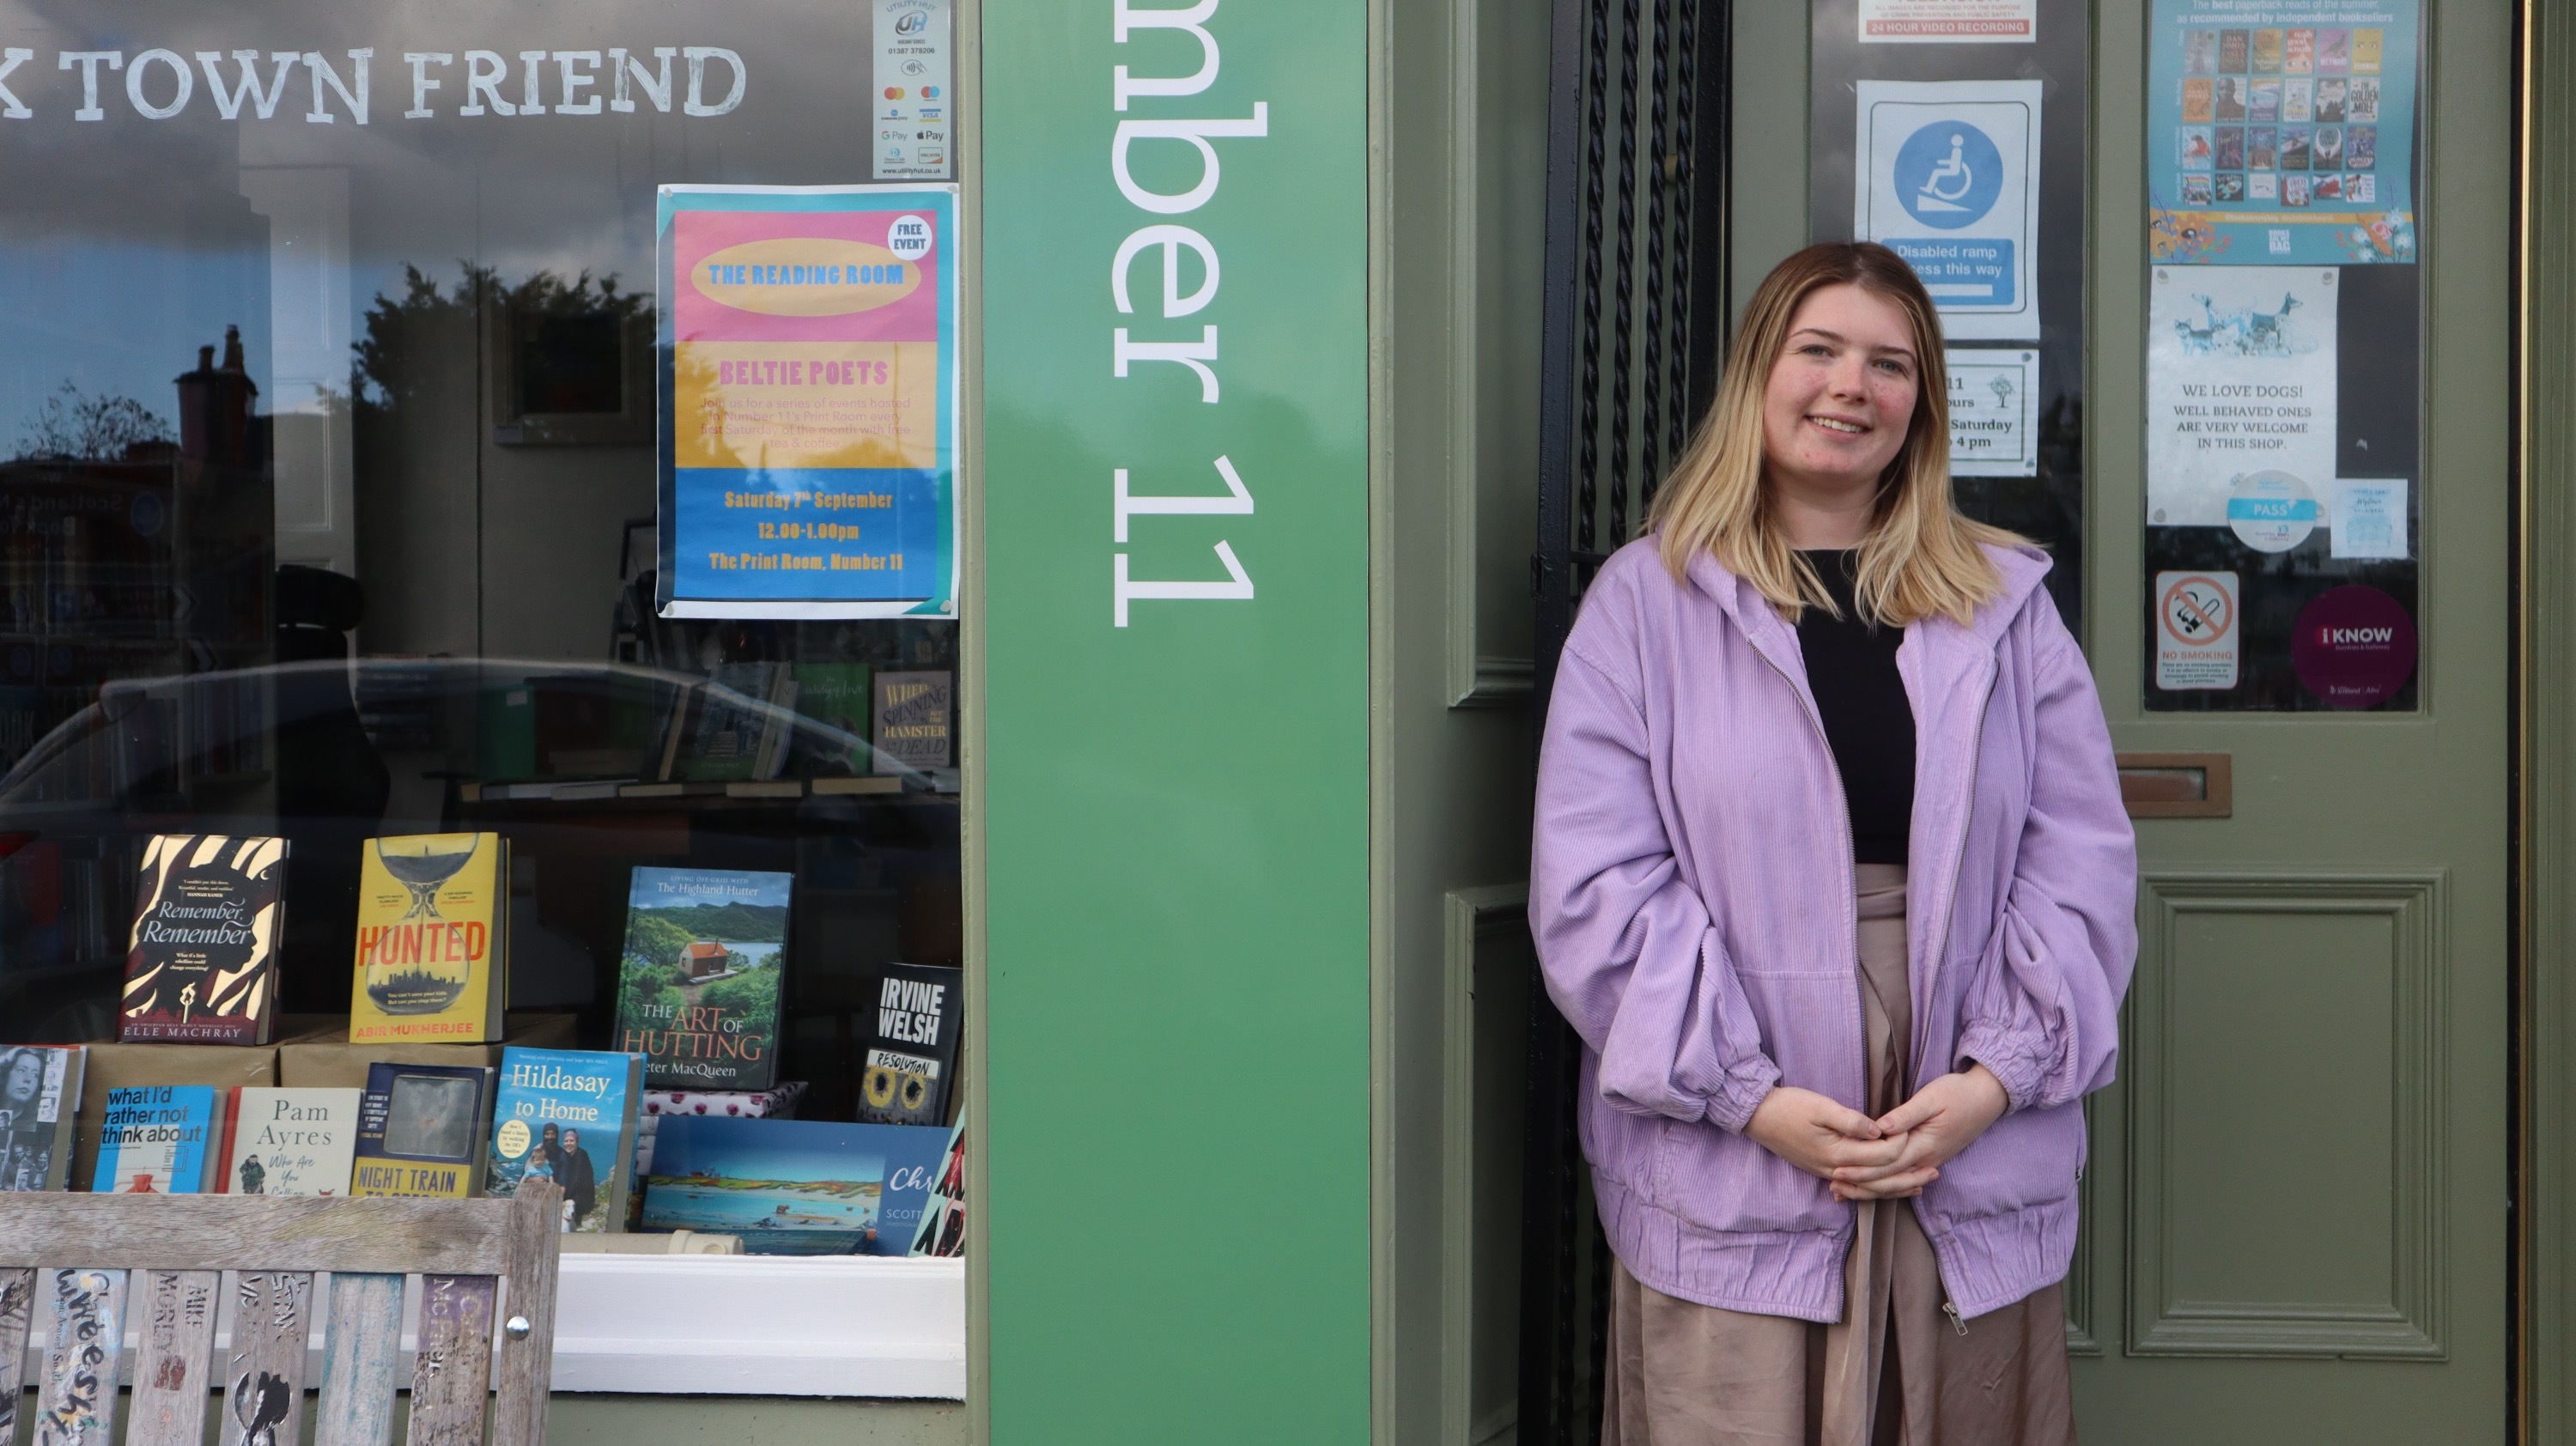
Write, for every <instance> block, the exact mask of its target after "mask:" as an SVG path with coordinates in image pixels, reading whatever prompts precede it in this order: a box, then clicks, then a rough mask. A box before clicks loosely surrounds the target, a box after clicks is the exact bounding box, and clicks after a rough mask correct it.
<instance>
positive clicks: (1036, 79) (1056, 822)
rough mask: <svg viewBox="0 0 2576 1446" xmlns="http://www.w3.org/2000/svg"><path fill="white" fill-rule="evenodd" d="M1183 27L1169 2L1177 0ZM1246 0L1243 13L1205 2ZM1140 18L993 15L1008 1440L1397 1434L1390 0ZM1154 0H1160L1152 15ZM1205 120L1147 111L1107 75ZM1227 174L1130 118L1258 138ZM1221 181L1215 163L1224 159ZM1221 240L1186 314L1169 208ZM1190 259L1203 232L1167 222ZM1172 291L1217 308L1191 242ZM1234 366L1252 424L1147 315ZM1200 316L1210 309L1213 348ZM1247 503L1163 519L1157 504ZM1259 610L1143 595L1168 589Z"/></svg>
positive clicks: (1166, 109)
mask: <svg viewBox="0 0 2576 1446" xmlns="http://www.w3.org/2000/svg"><path fill="white" fill-rule="evenodd" d="M1159 8H1161V9H1162V11H1163V13H1165V14H1172V13H1176V11H1175V9H1174V8H1173V7H1159ZM1210 8H1211V9H1214V7H1210ZM1115 9H1116V7H1115V6H1114V5H1113V4H1112V3H1111V0H990V3H987V4H986V5H985V6H984V7H983V10H982V17H981V27H980V28H981V35H982V53H983V65H982V94H983V97H984V104H983V111H982V116H983V124H982V128H981V131H982V143H981V169H980V180H981V195H982V198H983V200H982V217H981V233H982V238H983V241H982V244H983V250H982V253H981V254H982V259H983V266H982V268H981V275H982V315H983V318H984V323H983V337H982V344H983V356H984V376H983V380H984V392H983V406H984V455H983V463H982V470H983V477H984V484H983V494H982V509H983V549H984V550H983V558H982V594H983V595H982V611H983V619H982V629H981V637H982V641H983V668H982V672H983V676H982V686H981V697H982V699H983V719H982V725H981V729H982V732H981V736H982V742H983V767H982V770H981V774H980V781H981V786H982V789H983V798H982V820H983V828H982V831H981V836H980V838H978V839H977V840H976V847H977V848H978V849H979V850H980V853H981V868H982V873H981V885H980V894H981V898H982V903H983V908H984V912H985V918H984V930H985V942H984V949H983V962H982V969H983V990H982V995H981V998H982V1004H983V1014H984V1036H983V1038H984V1042H985V1047H984V1051H983V1055H982V1059H983V1065H982V1067H981V1071H980V1084H981V1089H982V1094H983V1099H982V1101H981V1104H980V1106H979V1108H980V1110H981V1114H980V1116H979V1118H980V1119H981V1121H982V1122H983V1128H984V1131H985V1134H984V1139H983V1141H982V1145H983V1148H984V1149H985V1150H986V1152H987V1154H986V1162H987V1163H986V1167H985V1170H984V1173H983V1175H982V1179H981V1187H982V1189H981V1193H980V1194H979V1195H978V1196H977V1197H976V1199H975V1201H974V1208H975V1209H976V1210H977V1211H978V1212H980V1216H981V1224H982V1230H983V1234H982V1236H981V1242H980V1243H981V1248H982V1251H983V1262H982V1267H981V1270H982V1281H983V1287H984V1290H983V1302H984V1307H985V1316H986V1318H985V1320H984V1322H983V1324H982V1327H981V1331H982V1336H983V1339H984V1340H985V1341H986V1342H987V1343H988V1346H987V1349H988V1351H989V1363H988V1369H987V1370H986V1372H985V1373H984V1374H983V1375H982V1376H981V1377H980V1378H979V1384H980V1385H981V1388H982V1389H983V1390H984V1391H985V1392H986V1395H987V1402H986V1405H987V1406H988V1408H989V1411H990V1422H991V1427H990V1430H991V1437H992V1439H993V1440H995V1441H998V1442H1003V1443H1022V1442H1029V1443H1034V1442H1046V1443H1050V1446H1053V1443H1082V1442H1113V1441H1114V1442H1129V1441H1180V1440H1223V1441H1227V1442H1243V1443H1258V1442H1271V1441H1276V1442H1299V1443H1304V1442H1313V1441H1328V1440H1329V1441H1352V1440H1357V1439H1360V1438H1361V1437H1362V1436H1364V1435H1365V1434H1366V1433H1367V1432H1368V1430H1369V1402H1370V1395H1369V1380H1370V1330H1369V1311H1370V1272H1369V1262H1370V1249H1371V1244H1370V1240H1371V1237H1370V1229H1369V1222H1370V1214H1369V1204H1370V1201H1369V1188H1370V1171H1369V1148H1370V1113H1369V1111H1370V1099H1369V1064H1370V1053H1369V1048H1370V1032H1369V1031H1370V1010H1369V988H1370V973H1369V962H1370V933H1369V873H1368V870H1369V831H1368V830H1369V793H1368V785H1369V774H1368V768H1369V732H1368V729H1369V693H1368V660H1369V651H1368V628H1369V601H1370V593H1369V572H1368V562H1369V542H1370V537H1369V526H1368V523H1369V453H1368V444H1369V427H1368V417H1369V392H1368V379H1369V318H1368V312H1367V303H1368V267H1369V262H1370V255H1369V249H1368V236H1369V231H1368V223H1369V205H1368V178H1369V154H1368V132H1367V115H1368V109H1367V108H1368V98H1369V91H1368V60H1369V49H1368V39H1369V32H1368V10H1367V7H1366V6H1365V4H1363V3H1361V0H1299V3H1297V4H1293V5H1290V4H1277V3H1273V4H1259V3H1243V4H1232V5H1227V6H1225V7H1224V8H1223V9H1221V10H1216V12H1215V13H1214V15H1213V16H1212V17H1211V18H1209V19H1208V20H1207V21H1206V22H1205V23H1206V24H1207V26H1208V30H1209V33H1210V35H1211V36H1212V38H1213V47H1212V48H1209V49H1206V50H1204V51H1203V49H1202V47H1201V46H1200V44H1199V43H1198V42H1197V41H1196V40H1195V39H1193V38H1192V37H1191V36H1189V35H1188V34H1186V33H1183V32H1180V31H1176V30H1173V29H1168V28H1157V29H1142V28H1140V29H1137V30H1135V31H1134V32H1133V33H1132V34H1131V36H1130V37H1129V39H1128V40H1127V42H1126V43H1125V44H1117V43H1114V41H1113V35H1112V19H1113V13H1114V11H1115ZM1137 10H1138V13H1145V9H1144V7H1141V6H1140V7H1137ZM1210 56H1213V57H1217V60H1216V61H1215V62H1214V64H1215V68H1216V70H1217V73H1216V75H1215V76H1214V78H1213V80H1212V81H1211V82H1210V83H1209V84H1208V85H1207V87H1206V88H1205V89H1204V90H1203V91H1201V92H1199V93H1197V94H1193V95H1187V96H1170V95H1138V96H1135V97H1133V98H1132V99H1131V100H1130V103H1129V107H1128V109H1127V110H1125V111H1124V112H1121V111H1117V110H1114V109H1113V108H1112V84H1113V79H1112V77H1113V71H1114V70H1115V68H1116V67H1119V66H1122V65H1123V66H1126V67H1128V69H1129V72H1130V74H1131V75H1133V76H1136V77H1187V76H1190V75H1192V74H1193V73H1194V72H1196V71H1198V70H1199V69H1200V66H1201V62H1202V60H1203V58H1206V57H1210ZM1256 107H1266V117H1267V133H1266V134H1263V135H1259V136H1242V135H1235V136H1228V135H1222V134H1220V135H1217V136H1215V137H1214V138H1212V139H1211V140H1209V141H1208V144H1209V145H1211V146H1213V148H1214V153H1215V157H1216V159H1215V160H1214V161H1210V162H1204V163H1203V162H1202V160H1201V157H1200V155H1199V154H1198V153H1197V152H1196V150H1195V149H1194V147H1193V145H1192V144H1191V143H1190V142H1189V141H1186V140H1181V139H1173V138H1171V137H1170V136H1169V135H1162V136H1152V135H1147V136H1146V137H1145V138H1142V139H1137V140H1135V141H1134V142H1133V149H1132V152H1131V154H1130V162H1131V166H1132V176H1133V179H1134V180H1135V182H1136V183H1137V184H1138V185H1139V186H1140V187H1141V188H1143V189H1144V190H1145V191H1146V192H1149V193H1153V194H1158V195H1164V196H1174V195H1184V194H1187V193H1189V192H1190V191H1191V190H1192V188H1193V187H1194V186H1196V185H1197V184H1199V183H1200V182H1201V181H1202V179H1203V178H1205V179H1214V180H1215V181H1216V182H1217V186H1216V190H1215V193H1214V195H1213V197H1212V198H1210V199H1208V200H1207V201H1206V202H1205V204H1204V205H1201V206H1198V207H1196V208H1195V209H1191V210H1187V211H1177V210H1176V211H1171V212H1167V213H1166V212H1157V211H1153V210H1149V209H1146V208H1145V207H1143V206H1140V205H1138V204H1133V203H1131V201H1130V200H1129V199H1128V198H1127V197H1126V196H1125V195H1123V194H1122V192H1121V189H1120V187H1119V185H1118V184H1117V182H1116V181H1115V179H1114V178H1113V174H1112V161H1113V150H1114V142H1115V139H1116V137H1117V135H1118V127H1119V125H1120V123H1121V122H1122V121H1126V122H1131V123H1133V122H1148V123H1150V122H1159V121H1170V120H1178V119H1205V120H1216V121H1231V122H1236V123H1241V122H1244V121H1246V120H1248V119H1249V118H1250V117H1252V116H1254V115H1255V114H1256V113H1257V112H1256ZM1203 164H1204V165H1205V166H1206V167H1207V169H1205V170H1203V169H1202V166H1203ZM1157 225H1161V226H1175V225H1177V226H1187V227H1190V228H1192V229H1193V230H1194V231H1195V232H1197V233H1199V235H1201V236H1203V237H1204V239H1205V241H1206V243H1207V244H1208V245H1209V246H1211V247H1212V248H1213V249H1214V250H1215V252H1216V253H1217V254H1218V256H1219V257H1220V259H1221V278H1220V280H1219V284H1218V287H1217V291H1216V295H1215V297H1214V299H1213V300H1212V301H1210V302H1208V303H1207V304H1206V305H1205V306H1204V308H1203V309H1200V310H1196V311H1191V312H1188V313H1187V314H1177V315H1171V316H1166V315H1165V314H1164V313H1165V310H1166V305H1165V298H1166V278H1165V277H1164V275H1163V270H1162V268H1163V265H1164V258H1165V256H1166V253H1165V252H1164V250H1163V249H1162V248H1161V247H1160V246H1150V247H1148V248H1147V249H1145V250H1144V251H1142V252H1141V253H1140V254H1139V255H1137V256H1136V257H1135V258H1134V259H1133V260H1132V263H1131V264H1130V265H1129V266H1128V268H1127V270H1126V274H1127V276H1128V278H1129V281H1130V286H1131V291H1130V300H1131V302H1132V304H1133V306H1134V310H1133V311H1132V312H1131V313H1127V314H1122V313H1121V312H1120V311H1119V309H1118V306H1117V303H1116V302H1115V301H1114V300H1113V295H1112V283H1111V275H1112V260H1113V257H1115V256H1116V255H1117V253H1118V252H1119V250H1120V246H1121V243H1122V241H1124V240H1125V239H1126V238H1129V237H1130V236H1131V235H1134V234H1135V233H1137V232H1138V231H1139V230H1140V229H1142V228H1145V227H1148V226H1157ZM1157 234H1160V235H1169V234H1171V233H1168V232H1165V233H1157ZM1179 254H1180V260H1179V263H1178V264H1179V265H1180V266H1181V268H1182V274H1181V275H1180V276H1178V277H1176V278H1172V281H1173V286H1172V290H1173V291H1175V292H1177V293H1178V295H1179V296H1180V297H1181V298H1182V299H1183V302H1184V306H1183V307H1182V308H1176V310H1186V302H1187V298H1189V297H1190V296H1191V295H1192V294H1193V293H1194V292H1195V291H1196V290H1197V289H1198V287H1199V285H1200V281H1201V278H1202V276H1203V270H1202V267H1201V263H1200V262H1199V261H1198V260H1197V258H1196V257H1195V256H1194V255H1193V254H1192V253H1191V252H1189V251H1188V250H1187V249H1183V250H1182V251H1181V252H1180V253H1179ZM1120 327H1125V328H1128V329H1129V331H1130V334H1131V341H1132V342H1137V343H1160V342H1188V343H1194V344H1195V343H1198V342H1200V341H1201V339H1202V336H1203V335H1212V336H1213V337H1214V338H1215V339H1216V341H1217V347H1216V351H1217V355H1216V357H1215V358H1214V359H1213V360H1211V361H1209V362H1208V363H1207V364H1208V365H1209V367H1210V368H1211V369H1212V371H1213V374H1214V381H1213V383H1212V384H1211V385H1212V386H1213V388H1214V390H1215V395H1216V400H1215V401H1214V402H1213V403H1210V402H1207V401H1204V400H1203V399H1202V398H1203V395H1204V393H1203V392H1202V383H1201V380H1200V378H1199V377H1197V376H1196V375H1195V374H1194V373H1193V372H1192V371H1191V370H1189V369H1187V368H1185V367H1184V366H1182V365H1180V364H1177V363H1175V362H1171V361H1161V360H1137V361H1134V362H1132V363H1131V365H1130V367H1129V375H1127V376H1125V377H1123V378H1122V377H1118V376H1115V375H1113V365H1112V355H1113V345H1114V341H1113V332H1114V330H1115V329H1116V328H1120ZM1202 328H1212V329H1213V330H1212V331H1210V332H1207V333H1203V332H1202ZM1220 457H1223V458H1225V459H1227V460H1228V463H1229V464H1230V466H1231V467H1232V468H1233V469H1235V473H1236V475H1237V476H1239V478H1240V479H1241V481H1242V483H1243V485H1244V488H1245V490H1246V491H1248V492H1249V494H1250V496H1251V498H1252V509H1253V510H1252V511H1251V512H1250V514H1249V515H1245V514H1243V513H1231V514H1217V515H1159V514H1140V515H1137V516H1135V517H1134V518H1133V519H1132V520H1131V522H1130V525H1129V539H1130V540H1129V542H1128V543H1127V544H1126V545H1124V546H1121V545H1118V544H1115V543H1113V541H1112V526H1111V523H1112V496H1113V492H1112V476H1113V472H1114V471H1115V470H1116V469H1122V468H1123V469H1126V471H1127V475H1128V478H1129V479H1130V487H1131V490H1132V492H1133V493H1134V494H1137V495H1140V496H1153V497H1171V496H1198V497H1211V498H1219V499H1222V498H1225V497H1227V496H1228V487H1227V483H1226V481H1225V480H1224V479H1223V478H1222V477H1221V476H1220V473H1219V471H1218V469H1217V468H1216V466H1215V462H1216V459H1218V458H1220ZM1219 542H1224V543H1226V544H1228V545H1229V546H1230V548H1231V549H1232V553H1233V555H1234V556H1235V557H1236V558H1237V559H1239V562H1240V565H1241V567H1242V568H1243V570H1244V572H1245V574H1246V575H1247V576H1248V578H1249V579H1250V582H1251V584H1252V590H1253V596H1252V597H1251V598H1249V599H1248V600H1236V599H1221V600H1184V601H1173V600H1163V599H1149V600H1140V601H1136V602H1134V603H1133V604H1132V607H1131V610H1130V612H1129V616H1128V620H1127V621H1128V625H1127V626H1125V627H1118V626H1115V625H1114V618H1113V610H1112V576H1113V558H1114V557H1115V556H1117V555H1119V554H1122V553H1123V554H1125V555H1126V556H1127V557H1128V566H1129V567H1130V569H1131V574H1132V576H1134V577H1136V578H1138V579H1151V580H1156V581H1195V582H1205V583H1224V582H1225V581H1226V580H1227V576H1228V573H1227V569H1226V567H1225V565H1224V562H1223V561H1222V559H1221V558H1220V557H1219V556H1218V555H1216V553H1215V551H1214V549H1215V547H1216V545H1217V544H1218V543H1219Z"/></svg>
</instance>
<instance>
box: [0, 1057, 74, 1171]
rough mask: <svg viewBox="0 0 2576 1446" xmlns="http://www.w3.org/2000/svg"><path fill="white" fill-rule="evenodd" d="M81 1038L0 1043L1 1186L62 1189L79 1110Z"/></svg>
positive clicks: (69, 1164)
mask: <svg viewBox="0 0 2576 1446" xmlns="http://www.w3.org/2000/svg"><path fill="white" fill-rule="evenodd" d="M88 1062H89V1051H88V1050H86V1049H84V1048H82V1047H81V1046H79V1045H77V1044H68V1045H58V1044H0V1190H60V1189H62V1188H63V1187H64V1185H65V1184H66V1182H67V1177H68V1176H69V1175H70V1174H71V1168H72V1121H73V1119H74V1118H75V1117H77V1116H78V1115H79V1113H80V1092H81V1070H82V1066H84V1065H86V1064H87V1063H88Z"/></svg>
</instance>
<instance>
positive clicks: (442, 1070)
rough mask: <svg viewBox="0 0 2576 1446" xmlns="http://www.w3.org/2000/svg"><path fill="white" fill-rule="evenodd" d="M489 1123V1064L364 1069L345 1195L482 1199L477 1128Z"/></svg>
mask: <svg viewBox="0 0 2576 1446" xmlns="http://www.w3.org/2000/svg"><path fill="white" fill-rule="evenodd" d="M491 1117H492V1067H491V1066H490V1065H488V1064H387V1063H377V1064H371V1065H369V1066H367V1093H366V1097H365V1098H364V1099H362V1100H360V1101H359V1104H358V1153H357V1162H356V1165H355V1167H354V1168H353V1169H352V1170H351V1171H350V1172H349V1193H350V1194H352V1195H443V1196H449V1197H463V1196H467V1195H479V1194H481V1193H483V1122H484V1121H486V1120H488V1119H490V1118H491Z"/></svg>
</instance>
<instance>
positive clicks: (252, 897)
mask: <svg viewBox="0 0 2576 1446" xmlns="http://www.w3.org/2000/svg"><path fill="white" fill-rule="evenodd" d="M285 863H286V841H285V840H284V839H276V838H227V837H224V836H222V835H219V834H160V835H156V836H155V837H154V838H153V840H152V842H151V844H150V845H149V846H148V847H147V848H146V849H145V850H144V853H143V870H142V878H141V881H140V882H139V883H138V885H137V886H136V888H135V900H136V904H135V913H134V934H133V939H132V943H131V947H130V951H129V952H128V953H127V955H126V960H125V995H124V1000H123V1004H122V1006H121V1017H120V1018H119V1019H118V1021H117V1031H116V1033H117V1038H118V1039H120V1040H124V1041H126V1042H128V1043H134V1042H139V1041H151V1040H187V1041H194V1042H198V1043H204V1044H265V1043H267V1042H268V1034H269V1028H270V1025H271V1023H272V1022H273V1018H274V1015H275V1013H276V1010H275V1007H274V1006H275V1004H276V999H277V944H278V939H279V936H280V928H281V921H280V920H279V918H278V912H279V908H280V904H279V899H278V895H279V891H280V889H281V887H282V886H283V883H284V878H283V875H284V873H285V868H284V865H285Z"/></svg>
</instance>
